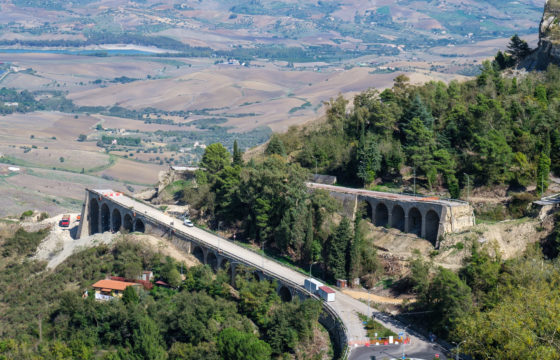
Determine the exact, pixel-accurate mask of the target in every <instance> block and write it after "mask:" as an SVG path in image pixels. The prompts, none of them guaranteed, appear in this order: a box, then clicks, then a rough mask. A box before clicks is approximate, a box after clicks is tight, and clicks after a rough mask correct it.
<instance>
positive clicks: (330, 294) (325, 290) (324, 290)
mask: <svg viewBox="0 0 560 360" xmlns="http://www.w3.org/2000/svg"><path fill="white" fill-rule="evenodd" d="M318 293H319V297H320V298H321V299H323V300H325V301H329V302H330V301H334V296H335V292H334V290H333V289H331V288H330V287H328V286H321V287H319V291H318Z"/></svg>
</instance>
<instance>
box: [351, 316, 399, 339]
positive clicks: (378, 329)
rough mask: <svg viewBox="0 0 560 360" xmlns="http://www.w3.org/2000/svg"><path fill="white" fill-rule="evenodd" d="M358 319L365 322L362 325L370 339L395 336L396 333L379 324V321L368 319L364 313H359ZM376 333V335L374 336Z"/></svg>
mask: <svg viewBox="0 0 560 360" xmlns="http://www.w3.org/2000/svg"><path fill="white" fill-rule="evenodd" d="M359 317H360V320H362V322H366V323H365V324H364V327H365V328H366V330H367V334H368V335H367V336H368V338H370V339H377V338H388V337H389V336H393V337H397V336H398V335H397V334H395V333H394V332H392V331H391V330H389V329H387V328H386V327H385V326H383V325H381V324H380V323H378V322H376V321H374V320H373V319H368V317H367V316H365V315H364V314H359ZM376 334H377V337H376V336H375V335H376Z"/></svg>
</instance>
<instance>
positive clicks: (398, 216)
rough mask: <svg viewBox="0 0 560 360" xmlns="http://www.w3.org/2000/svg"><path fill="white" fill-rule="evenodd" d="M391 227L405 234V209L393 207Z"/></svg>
mask: <svg viewBox="0 0 560 360" xmlns="http://www.w3.org/2000/svg"><path fill="white" fill-rule="evenodd" d="M391 227H392V228H395V229H399V230H400V231H403V232H404V229H405V216H404V209H403V208H402V206H400V205H395V206H393V209H392V211H391Z"/></svg>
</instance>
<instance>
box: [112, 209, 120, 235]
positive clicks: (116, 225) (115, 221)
mask: <svg viewBox="0 0 560 360" xmlns="http://www.w3.org/2000/svg"><path fill="white" fill-rule="evenodd" d="M111 220H112V221H111V222H112V229H111V230H113V232H117V231H119V230H120V229H121V226H122V217H121V212H120V211H119V210H118V209H113V216H112V217H111Z"/></svg>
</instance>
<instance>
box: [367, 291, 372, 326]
mask: <svg viewBox="0 0 560 360" xmlns="http://www.w3.org/2000/svg"><path fill="white" fill-rule="evenodd" d="M369 298H370V296H369V288H368V289H367V307H368V312H369V314H368V321H369V319H371V318H372V313H371V307H370V306H369V300H370V299H369Z"/></svg>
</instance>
